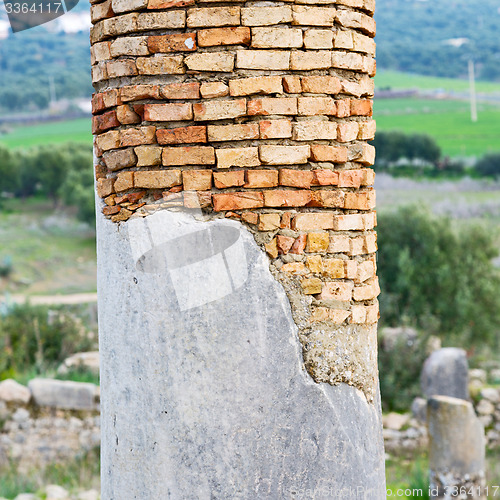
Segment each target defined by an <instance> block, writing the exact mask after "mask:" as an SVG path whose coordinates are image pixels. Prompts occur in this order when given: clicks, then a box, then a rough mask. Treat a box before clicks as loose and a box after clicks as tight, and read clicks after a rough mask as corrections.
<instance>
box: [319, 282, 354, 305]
mask: <svg viewBox="0 0 500 500" xmlns="http://www.w3.org/2000/svg"><path fill="white" fill-rule="evenodd" d="M353 288H354V284H353V283H350V282H346V281H328V282H326V283H323V289H322V290H321V294H320V295H319V297H318V299H319V300H341V301H348V300H351V298H352V290H353Z"/></svg>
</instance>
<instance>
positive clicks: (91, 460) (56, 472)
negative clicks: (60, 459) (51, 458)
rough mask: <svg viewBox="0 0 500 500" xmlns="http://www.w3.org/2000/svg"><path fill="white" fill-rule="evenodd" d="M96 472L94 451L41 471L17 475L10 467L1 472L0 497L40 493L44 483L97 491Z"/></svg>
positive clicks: (97, 473)
mask: <svg viewBox="0 0 500 500" xmlns="http://www.w3.org/2000/svg"><path fill="white" fill-rule="evenodd" d="M99 469H100V456H99V449H98V448H96V449H94V450H91V451H89V452H88V453H86V454H84V455H82V456H81V457H80V458H78V459H76V460H73V461H67V462H64V463H60V464H51V465H49V466H47V467H46V468H45V469H43V470H32V471H30V472H28V473H26V474H19V472H18V471H17V469H16V468H15V467H14V465H12V466H11V467H10V468H8V469H6V470H3V471H2V474H1V476H0V496H1V497H5V498H9V499H11V498H15V497H16V496H17V495H19V494H20V493H41V492H42V490H43V488H44V486H46V485H48V484H57V485H59V486H62V487H63V488H66V489H67V490H70V491H71V490H77V489H85V490H88V489H91V488H94V489H97V490H99ZM43 498H45V496H43Z"/></svg>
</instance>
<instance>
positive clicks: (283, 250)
mask: <svg viewBox="0 0 500 500" xmlns="http://www.w3.org/2000/svg"><path fill="white" fill-rule="evenodd" d="M280 225H281V223H280ZM294 241H295V238H291V237H290V236H283V235H281V234H278V235H277V236H276V242H277V244H278V253H279V254H281V255H286V254H287V253H288V252H289V251H290V249H291V248H292V245H293V242H294Z"/></svg>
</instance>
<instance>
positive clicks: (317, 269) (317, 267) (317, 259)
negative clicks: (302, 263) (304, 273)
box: [306, 255, 323, 274]
mask: <svg viewBox="0 0 500 500" xmlns="http://www.w3.org/2000/svg"><path fill="white" fill-rule="evenodd" d="M306 263H307V267H308V268H309V271H311V272H312V273H314V274H319V273H321V271H323V260H322V259H321V255H308V256H307V257H306Z"/></svg>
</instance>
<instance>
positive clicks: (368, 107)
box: [351, 99, 373, 116]
mask: <svg viewBox="0 0 500 500" xmlns="http://www.w3.org/2000/svg"><path fill="white" fill-rule="evenodd" d="M372 114H373V101H372V100H371V99H351V115H352V116H372Z"/></svg>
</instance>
